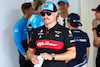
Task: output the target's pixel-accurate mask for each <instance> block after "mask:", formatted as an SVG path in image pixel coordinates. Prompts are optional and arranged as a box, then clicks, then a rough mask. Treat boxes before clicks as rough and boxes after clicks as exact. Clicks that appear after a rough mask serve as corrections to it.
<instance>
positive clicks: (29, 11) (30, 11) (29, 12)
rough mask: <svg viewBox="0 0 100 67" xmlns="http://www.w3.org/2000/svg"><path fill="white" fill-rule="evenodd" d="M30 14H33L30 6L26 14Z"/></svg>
mask: <svg viewBox="0 0 100 67" xmlns="http://www.w3.org/2000/svg"><path fill="white" fill-rule="evenodd" d="M32 14H33V8H32V7H30V8H29V10H28V15H29V16H31V15H32Z"/></svg>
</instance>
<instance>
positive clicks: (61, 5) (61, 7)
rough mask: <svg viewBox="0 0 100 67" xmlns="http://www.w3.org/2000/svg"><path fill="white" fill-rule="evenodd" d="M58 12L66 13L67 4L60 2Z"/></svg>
mask: <svg viewBox="0 0 100 67" xmlns="http://www.w3.org/2000/svg"><path fill="white" fill-rule="evenodd" d="M58 7H59V10H60V12H61V13H63V12H66V11H67V10H68V7H69V4H67V3H64V2H60V3H59V4H58Z"/></svg>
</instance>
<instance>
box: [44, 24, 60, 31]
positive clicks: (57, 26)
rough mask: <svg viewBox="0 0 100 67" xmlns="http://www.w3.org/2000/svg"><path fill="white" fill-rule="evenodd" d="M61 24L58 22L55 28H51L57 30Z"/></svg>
mask: <svg viewBox="0 0 100 67" xmlns="http://www.w3.org/2000/svg"><path fill="white" fill-rule="evenodd" d="M59 26H60V25H59V24H58V23H57V24H56V25H55V26H54V27H53V28H51V29H50V30H52V29H55V30H56V29H58V28H59ZM43 28H44V29H45V28H46V27H45V26H43Z"/></svg>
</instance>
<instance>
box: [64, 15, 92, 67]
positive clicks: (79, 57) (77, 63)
mask: <svg viewBox="0 0 100 67" xmlns="http://www.w3.org/2000/svg"><path fill="white" fill-rule="evenodd" d="M67 21H68V23H67V24H68V27H69V29H70V30H71V32H72V34H73V38H74V40H75V44H76V58H75V59H73V60H71V61H69V62H68V63H67V64H66V67H87V60H88V58H89V47H90V42H89V38H88V35H87V33H85V32H83V31H82V30H80V29H78V26H82V24H81V23H80V17H79V15H78V14H76V13H71V14H69V15H68V20H67Z"/></svg>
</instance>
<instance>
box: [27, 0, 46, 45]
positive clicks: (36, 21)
mask: <svg viewBox="0 0 100 67" xmlns="http://www.w3.org/2000/svg"><path fill="white" fill-rule="evenodd" d="M45 1H46V0H34V1H33V2H32V3H31V4H32V8H33V12H34V14H33V15H32V16H31V17H30V18H29V19H28V22H27V29H28V34H27V43H28V44H29V38H30V35H31V32H32V30H33V29H35V28H38V27H40V26H43V25H44V22H43V20H42V17H41V16H40V13H39V12H40V10H41V5H42V4H43V3H44V2H45Z"/></svg>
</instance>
